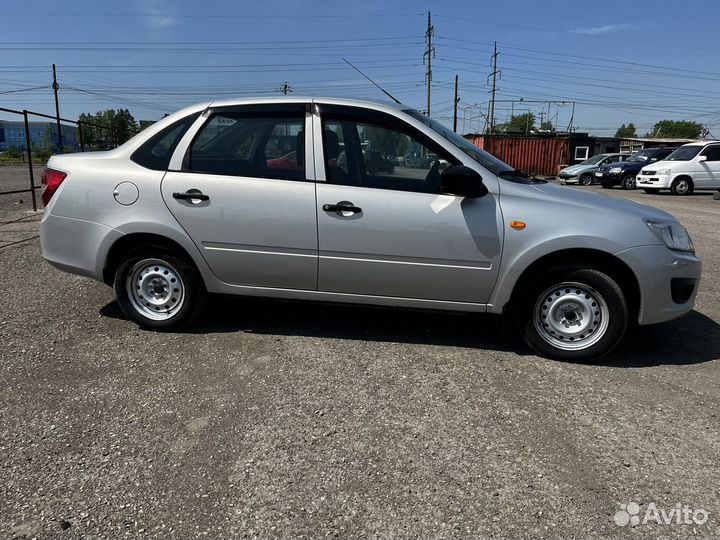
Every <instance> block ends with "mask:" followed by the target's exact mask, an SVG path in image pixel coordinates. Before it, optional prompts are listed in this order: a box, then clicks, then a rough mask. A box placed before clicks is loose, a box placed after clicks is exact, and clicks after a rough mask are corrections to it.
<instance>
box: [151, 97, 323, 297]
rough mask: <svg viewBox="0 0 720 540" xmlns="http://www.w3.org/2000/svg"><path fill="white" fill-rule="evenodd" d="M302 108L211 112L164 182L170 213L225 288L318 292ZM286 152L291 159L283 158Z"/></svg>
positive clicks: (307, 134) (306, 118) (312, 195)
mask: <svg viewBox="0 0 720 540" xmlns="http://www.w3.org/2000/svg"><path fill="white" fill-rule="evenodd" d="M308 110H309V106H306V105H305V104H281V105H278V104H275V105H264V106H245V107H230V108H221V109H215V110H211V111H209V112H207V113H206V114H205V116H206V120H205V122H204V123H203V124H202V126H201V127H200V129H199V130H198V131H197V133H196V134H195V135H194V138H193V139H192V141H191V142H190V144H189V146H188V147H187V150H186V152H185V154H184V156H183V159H182V165H181V166H180V167H179V170H171V171H168V173H167V174H166V175H165V177H164V179H163V182H162V194H163V198H164V200H165V203H166V204H167V206H168V208H169V209H170V211H171V212H172V214H173V215H174V216H175V217H176V218H177V220H178V221H179V222H180V224H181V225H182V227H183V228H184V229H185V231H186V232H187V233H188V235H189V236H190V237H191V238H192V240H193V241H194V242H195V244H196V245H197V246H198V248H199V249H200V251H201V252H202V254H203V256H204V257H205V259H206V261H207V262H208V265H209V266H210V268H211V269H212V271H213V272H214V273H215V275H217V277H218V278H219V279H221V280H222V281H224V282H226V283H231V284H236V285H247V286H259V287H277V288H289V289H306V290H315V288H316V285H317V219H316V214H315V185H314V183H313V176H314V172H312V171H313V168H312V166H307V160H306V159H305V156H306V149H308V148H311V146H312V145H310V144H308V140H311V139H310V133H311V131H310V130H309V129H306V124H307V125H309V124H308V122H310V118H311V117H310V115H309V113H308V112H307V111H308ZM187 136H188V137H190V136H192V135H191V134H188V135H187ZM181 146H182V143H181ZM178 151H179V152H181V151H182V148H179V149H178ZM292 152H295V155H294V156H293V158H294V159H293V160H290V159H282V158H283V157H284V156H288V155H289V154H291V153H292ZM310 155H311V156H312V154H310ZM176 162H177V160H176V159H175V158H174V159H173V163H176Z"/></svg>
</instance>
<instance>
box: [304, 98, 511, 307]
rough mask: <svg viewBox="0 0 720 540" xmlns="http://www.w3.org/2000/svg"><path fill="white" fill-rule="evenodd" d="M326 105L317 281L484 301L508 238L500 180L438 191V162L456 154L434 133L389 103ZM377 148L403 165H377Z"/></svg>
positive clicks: (332, 287) (324, 286)
mask: <svg viewBox="0 0 720 540" xmlns="http://www.w3.org/2000/svg"><path fill="white" fill-rule="evenodd" d="M320 111H321V115H322V122H321V124H320V125H321V128H320V129H319V130H318V131H321V135H320V137H321V138H322V140H323V144H324V148H323V150H324V163H323V164H321V165H320V166H321V167H322V166H323V165H324V170H325V171H324V172H325V177H326V181H324V182H323V181H320V178H318V180H319V181H318V182H317V204H318V239H319V246H318V247H319V255H320V258H319V272H318V289H319V290H321V291H327V292H339V293H349V294H360V295H373V296H385V297H399V298H412V299H426V300H442V301H454V302H473V303H486V302H487V301H488V299H489V297H490V294H491V293H492V290H493V287H494V285H495V280H496V278H497V272H498V266H499V262H500V255H501V246H502V233H501V231H502V229H501V223H502V218H501V214H500V208H499V205H498V198H497V197H498V194H497V180H496V179H495V178H494V177H492V178H488V179H487V182H488V184H487V185H488V187H489V189H490V190H491V193H489V194H488V195H486V196H485V197H482V198H478V199H469V198H466V199H463V198H462V197H455V196H452V195H441V194H440V172H441V171H442V170H443V169H444V168H445V167H447V166H448V165H450V164H454V163H458V160H457V159H456V158H454V157H453V156H452V155H450V154H449V153H448V152H446V151H445V150H444V149H443V148H442V147H441V146H439V145H437V144H435V143H434V142H433V141H432V140H431V139H430V138H428V137H426V136H424V134H422V133H420V132H418V131H416V130H414V128H412V126H409V125H408V124H407V123H405V122H404V121H402V120H400V119H398V118H395V117H393V116H391V115H389V114H385V113H378V112H376V111H371V110H368V109H362V108H354V107H340V106H324V105H320ZM317 138H318V133H317V132H316V139H317ZM373 153H380V154H381V155H395V156H398V155H401V156H404V159H403V165H397V164H395V165H392V166H387V167H381V168H380V167H376V166H375V164H374V163H373V162H372V161H371V159H372V158H371V157H370V156H372V155H373ZM316 163H317V161H316ZM343 208H349V209H348V210H343Z"/></svg>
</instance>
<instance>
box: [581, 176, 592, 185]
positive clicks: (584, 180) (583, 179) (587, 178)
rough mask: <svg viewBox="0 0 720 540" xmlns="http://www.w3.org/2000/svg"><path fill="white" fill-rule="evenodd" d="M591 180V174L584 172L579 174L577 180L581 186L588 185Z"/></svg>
mask: <svg viewBox="0 0 720 540" xmlns="http://www.w3.org/2000/svg"><path fill="white" fill-rule="evenodd" d="M592 180H593V177H592V174H590V173H585V174H583V175H581V176H580V179H579V180H578V183H579V184H580V185H581V186H589V185H590V184H592Z"/></svg>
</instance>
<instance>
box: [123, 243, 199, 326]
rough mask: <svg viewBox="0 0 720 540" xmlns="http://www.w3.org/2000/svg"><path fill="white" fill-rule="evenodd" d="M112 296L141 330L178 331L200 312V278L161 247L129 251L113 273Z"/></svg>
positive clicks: (187, 264)
mask: <svg viewBox="0 0 720 540" xmlns="http://www.w3.org/2000/svg"><path fill="white" fill-rule="evenodd" d="M114 286H115V295H116V296H117V301H118V304H119V305H120V308H121V309H122V310H123V312H124V313H125V315H126V316H127V317H128V318H129V319H131V320H133V321H134V322H136V323H137V324H138V325H140V326H141V327H143V328H153V329H158V330H165V329H168V330H169V329H178V328H182V327H184V326H187V325H188V324H190V323H191V322H192V321H193V320H194V319H195V318H196V317H197V316H198V315H199V313H200V312H201V311H202V308H203V305H204V303H205V297H206V295H207V292H206V290H205V284H204V283H203V280H202V277H201V276H200V274H199V272H198V271H197V270H196V269H195V267H194V266H193V265H192V264H190V263H189V262H188V261H186V260H185V259H184V258H183V257H182V256H180V255H178V254H176V253H174V252H173V251H170V250H168V249H166V248H163V247H160V246H146V247H142V248H138V249H136V250H134V251H132V252H131V253H130V254H128V256H127V257H126V258H125V259H124V260H123V261H122V262H121V263H120V266H119V267H118V269H117V271H116V272H115V283H114Z"/></svg>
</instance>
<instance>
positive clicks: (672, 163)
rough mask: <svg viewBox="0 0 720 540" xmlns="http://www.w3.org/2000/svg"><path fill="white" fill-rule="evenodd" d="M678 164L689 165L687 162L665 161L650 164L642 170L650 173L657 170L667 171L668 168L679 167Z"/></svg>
mask: <svg viewBox="0 0 720 540" xmlns="http://www.w3.org/2000/svg"><path fill="white" fill-rule="evenodd" d="M678 163H687V161H665V160H664V159H663V160H662V161H655V162H654V163H648V164H647V165H643V167H642V168H643V169H647V170H649V171H654V170H657V169H667V168H668V167H669V168H672V167H677V166H678Z"/></svg>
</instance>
